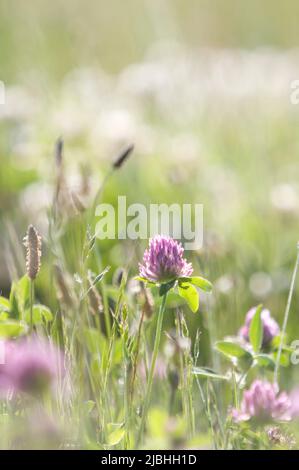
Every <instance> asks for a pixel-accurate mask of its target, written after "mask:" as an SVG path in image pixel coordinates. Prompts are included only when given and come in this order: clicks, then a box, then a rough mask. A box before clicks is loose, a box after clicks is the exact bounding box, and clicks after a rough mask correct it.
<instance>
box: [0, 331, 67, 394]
mask: <svg viewBox="0 0 299 470" xmlns="http://www.w3.org/2000/svg"><path fill="white" fill-rule="evenodd" d="M63 362H64V361H63V357H62V354H61V353H60V351H58V349H57V348H56V347H55V346H54V345H52V344H50V343H49V342H48V341H46V340H41V339H38V338H37V337H32V338H26V339H22V340H20V341H16V342H12V341H9V342H7V343H6V344H5V362H4V364H2V365H1V367H0V388H1V391H2V392H6V391H8V390H11V391H14V392H27V393H30V394H36V393H39V392H41V391H43V390H45V389H46V388H48V387H50V386H51V385H53V384H54V383H55V382H56V380H57V378H58V375H59V373H60V372H61V373H63V371H64V366H63Z"/></svg>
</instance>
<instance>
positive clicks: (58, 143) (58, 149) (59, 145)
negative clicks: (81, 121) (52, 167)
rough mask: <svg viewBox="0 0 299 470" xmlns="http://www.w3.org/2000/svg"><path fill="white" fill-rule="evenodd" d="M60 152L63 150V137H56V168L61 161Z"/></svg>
mask: <svg viewBox="0 0 299 470" xmlns="http://www.w3.org/2000/svg"><path fill="white" fill-rule="evenodd" d="M62 152H63V139H62V138H61V137H59V139H57V141H56V144H55V160H56V165H57V167H58V168H60V166H61V163H62Z"/></svg>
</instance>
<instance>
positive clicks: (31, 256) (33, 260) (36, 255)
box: [24, 225, 42, 281]
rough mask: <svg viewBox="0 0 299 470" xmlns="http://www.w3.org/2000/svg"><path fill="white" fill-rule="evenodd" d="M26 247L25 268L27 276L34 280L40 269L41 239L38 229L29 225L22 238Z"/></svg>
mask: <svg viewBox="0 0 299 470" xmlns="http://www.w3.org/2000/svg"><path fill="white" fill-rule="evenodd" d="M24 245H25V247H26V270H27V275H28V277H29V278H30V279H31V280H32V281H34V279H35V278H36V276H37V275H38V272H39V270H40V260H41V254H42V252H41V246H42V239H41V236H40V235H39V233H38V231H37V230H36V229H35V228H34V227H33V225H29V227H28V230H27V235H26V237H25V238H24Z"/></svg>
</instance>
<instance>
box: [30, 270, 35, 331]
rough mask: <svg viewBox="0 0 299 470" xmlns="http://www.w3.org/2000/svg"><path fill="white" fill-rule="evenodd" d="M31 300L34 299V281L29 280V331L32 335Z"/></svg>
mask: <svg viewBox="0 0 299 470" xmlns="http://www.w3.org/2000/svg"><path fill="white" fill-rule="evenodd" d="M33 299H34V281H33V280H32V279H31V280H30V330H29V332H30V333H32V330H33Z"/></svg>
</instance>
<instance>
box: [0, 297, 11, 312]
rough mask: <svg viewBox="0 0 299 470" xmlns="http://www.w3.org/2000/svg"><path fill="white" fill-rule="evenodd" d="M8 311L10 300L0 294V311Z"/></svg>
mask: <svg viewBox="0 0 299 470" xmlns="http://www.w3.org/2000/svg"><path fill="white" fill-rule="evenodd" d="M9 311H10V302H9V300H8V299H6V298H5V297H1V296H0V312H9Z"/></svg>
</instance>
